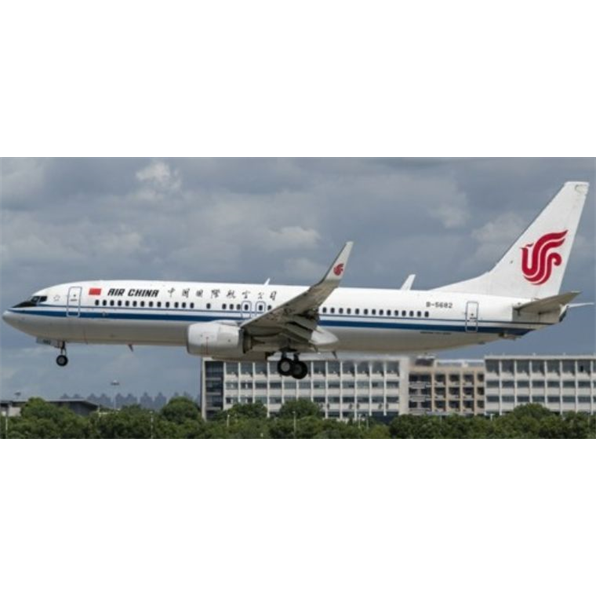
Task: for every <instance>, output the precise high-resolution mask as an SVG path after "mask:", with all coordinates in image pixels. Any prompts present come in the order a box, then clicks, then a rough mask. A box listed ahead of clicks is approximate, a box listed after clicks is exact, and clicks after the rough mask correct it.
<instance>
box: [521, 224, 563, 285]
mask: <svg viewBox="0 0 596 596" xmlns="http://www.w3.org/2000/svg"><path fill="white" fill-rule="evenodd" d="M566 236H567V230H565V231H564V232H553V233H551V234H545V235H544V236H542V237H541V238H540V239H539V240H538V241H537V242H535V243H533V244H527V245H526V246H524V247H523V248H522V249H521V250H522V271H523V274H524V277H525V278H526V279H527V280H528V281H529V282H530V283H532V284H534V285H535V286H540V285H542V284H544V283H546V282H547V281H548V280H549V279H550V277H551V275H552V273H553V267H558V266H559V265H561V263H562V262H563V257H561V255H560V254H559V253H558V252H554V251H555V249H556V248H560V247H561V246H563V244H564V243H565V237H566Z"/></svg>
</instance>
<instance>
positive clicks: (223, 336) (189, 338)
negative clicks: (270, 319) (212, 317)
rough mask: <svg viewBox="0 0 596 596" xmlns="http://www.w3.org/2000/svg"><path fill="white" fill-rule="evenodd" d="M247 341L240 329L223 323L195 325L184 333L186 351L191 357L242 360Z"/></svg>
mask: <svg viewBox="0 0 596 596" xmlns="http://www.w3.org/2000/svg"><path fill="white" fill-rule="evenodd" d="M247 341H248V337H245V334H244V332H243V331H242V329H240V327H236V326H235V325H226V324H224V323H216V322H213V323H195V324H194V325H190V326H189V328H188V330H187V332H186V350H187V352H188V353H189V354H191V355H192V356H210V357H212V358H218V359H222V360H223V359H226V358H242V356H243V355H244V354H245V353H246V351H247V348H248V346H247V345H246V343H247Z"/></svg>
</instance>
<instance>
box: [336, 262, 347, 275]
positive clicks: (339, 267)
mask: <svg viewBox="0 0 596 596" xmlns="http://www.w3.org/2000/svg"><path fill="white" fill-rule="evenodd" d="M343 272H344V264H343V263H340V264H339V265H336V266H335V267H334V268H333V273H335V275H341V274H342V273H343Z"/></svg>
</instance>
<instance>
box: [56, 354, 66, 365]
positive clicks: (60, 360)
mask: <svg viewBox="0 0 596 596" xmlns="http://www.w3.org/2000/svg"><path fill="white" fill-rule="evenodd" d="M56 364H57V365H58V366H66V365H67V364H68V358H67V357H66V356H65V355H64V354H60V356H58V358H56Z"/></svg>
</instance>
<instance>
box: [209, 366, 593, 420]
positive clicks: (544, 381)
mask: <svg viewBox="0 0 596 596" xmlns="http://www.w3.org/2000/svg"><path fill="white" fill-rule="evenodd" d="M202 379H203V392H202V396H203V399H202V410H203V416H204V417H206V418H209V417H211V416H213V415H214V414H215V413H217V412H220V411H221V410H225V409H228V408H231V407H232V406H233V405H234V404H246V403H256V402H260V403H262V404H263V405H265V406H266V408H267V411H268V413H269V414H270V415H275V414H276V413H277V412H278V411H279V409H280V408H281V406H282V404H284V403H285V402H287V401H290V400H294V399H310V400H312V401H314V402H315V403H317V404H319V405H320V406H321V409H322V411H323V412H324V413H325V416H326V417H327V418H339V419H341V420H348V419H350V418H357V417H359V416H366V417H375V418H378V419H389V418H392V417H394V416H397V415H399V414H408V413H410V414H418V415H441V416H445V415H450V414H459V415H464V416H477V415H482V414H488V415H494V414H502V413H506V412H509V411H511V410H513V409H514V408H515V407H516V406H519V405H523V404H528V403H537V404H540V405H543V406H544V407H546V408H548V409H550V410H552V411H554V412H558V413H564V412H570V411H573V412H588V413H594V414H596V356H498V357H497V356H487V357H486V358H485V359H484V361H482V360H438V359H435V358H433V357H428V358H417V359H413V360H412V361H410V360H409V359H407V358H396V357H381V358H372V359H365V358H362V359H357V358H356V359H346V360H344V359H342V360H325V359H322V358H313V359H312V360H311V374H310V375H309V376H308V377H307V378H306V379H304V380H302V381H296V380H294V379H289V378H282V377H280V376H279V375H278V374H277V369H276V362H274V361H272V362H264V363H256V364H255V363H248V362H247V363H240V364H238V363H222V362H215V361H211V360H205V361H204V362H203V376H202Z"/></svg>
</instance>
